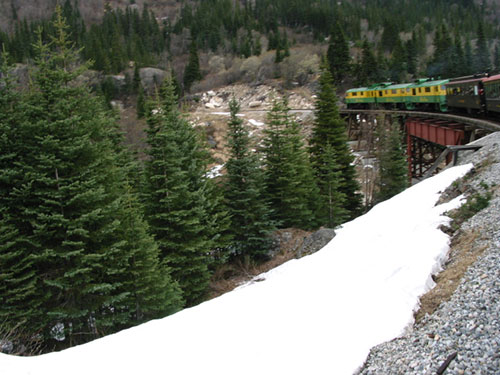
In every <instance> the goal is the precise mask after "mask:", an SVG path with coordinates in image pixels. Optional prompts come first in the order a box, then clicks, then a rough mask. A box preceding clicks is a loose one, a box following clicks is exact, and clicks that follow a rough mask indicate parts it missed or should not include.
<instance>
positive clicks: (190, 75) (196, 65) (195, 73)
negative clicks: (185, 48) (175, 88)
mask: <svg viewBox="0 0 500 375" xmlns="http://www.w3.org/2000/svg"><path fill="white" fill-rule="evenodd" d="M201 78H202V75H201V70H200V61H199V58H198V47H197V46H196V40H192V41H191V46H190V47H189V60H188V63H187V65H186V69H185V70H184V90H185V91H187V92H189V90H190V89H191V86H192V84H193V83H194V82H196V81H199V80H200V79H201Z"/></svg>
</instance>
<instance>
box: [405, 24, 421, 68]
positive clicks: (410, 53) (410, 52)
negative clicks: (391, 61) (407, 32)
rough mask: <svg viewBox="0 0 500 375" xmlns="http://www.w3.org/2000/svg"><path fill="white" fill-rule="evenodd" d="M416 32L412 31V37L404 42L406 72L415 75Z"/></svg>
mask: <svg viewBox="0 0 500 375" xmlns="http://www.w3.org/2000/svg"><path fill="white" fill-rule="evenodd" d="M416 38H417V37H416V33H415V31H413V33H412V37H411V39H410V40H408V42H407V43H406V66H407V68H408V73H409V74H411V75H413V76H415V75H416V74H417V69H418V47H417V40H416Z"/></svg>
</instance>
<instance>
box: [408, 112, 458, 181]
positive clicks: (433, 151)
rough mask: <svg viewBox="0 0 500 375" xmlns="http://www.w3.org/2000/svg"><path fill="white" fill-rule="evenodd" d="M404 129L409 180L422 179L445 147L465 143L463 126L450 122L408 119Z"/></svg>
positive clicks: (416, 118)
mask: <svg viewBox="0 0 500 375" xmlns="http://www.w3.org/2000/svg"><path fill="white" fill-rule="evenodd" d="M405 127H406V137H407V138H406V142H407V154H408V168H409V175H410V179H413V178H422V177H424V175H425V174H426V172H427V171H428V170H429V169H430V168H431V167H432V166H433V164H434V163H435V161H436V160H437V159H438V157H439V155H440V154H441V153H442V151H443V149H444V148H445V147H446V146H456V145H463V144H464V143H465V141H466V139H465V127H464V125H463V124H459V123H456V122H452V121H446V120H437V119H425V118H418V117H409V118H408V119H407V120H406V122H405ZM448 159H450V158H448ZM450 160H451V159H450ZM450 160H447V162H449V161H450Z"/></svg>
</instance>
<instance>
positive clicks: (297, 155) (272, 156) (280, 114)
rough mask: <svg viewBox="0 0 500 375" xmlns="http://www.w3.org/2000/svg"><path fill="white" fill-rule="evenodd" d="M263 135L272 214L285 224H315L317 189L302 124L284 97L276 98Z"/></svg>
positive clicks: (310, 226)
mask: <svg viewBox="0 0 500 375" xmlns="http://www.w3.org/2000/svg"><path fill="white" fill-rule="evenodd" d="M264 135H265V137H264V140H263V149H262V151H263V154H264V170H265V183H266V196H267V198H268V201H269V203H270V207H271V209H272V216H271V217H272V218H273V219H274V220H275V221H276V222H277V223H279V225H280V226H281V227H284V228H289V227H295V228H303V229H311V228H314V227H315V225H316V222H315V213H316V208H317V205H318V199H319V196H318V190H317V187H316V185H315V180H314V175H313V171H312V168H311V165H310V163H309V158H308V155H307V152H306V149H305V146H304V141H303V139H302V136H301V134H300V127H299V125H298V123H297V122H296V121H294V120H293V119H292V118H291V117H290V114H289V108H288V104H287V102H286V100H285V99H283V100H282V101H278V100H276V99H275V100H273V106H272V108H271V110H270V111H269V112H268V115H267V128H266V130H265V131H264Z"/></svg>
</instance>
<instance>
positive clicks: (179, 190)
mask: <svg viewBox="0 0 500 375" xmlns="http://www.w3.org/2000/svg"><path fill="white" fill-rule="evenodd" d="M161 91H162V98H161V99H160V98H157V100H156V102H155V103H153V104H154V106H155V108H153V110H152V111H151V110H150V111H148V113H147V114H146V119H147V123H148V130H147V134H148V136H147V142H148V144H149V146H150V149H149V150H148V154H149V160H148V161H147V162H146V166H145V187H144V192H143V200H144V204H145V206H146V214H147V219H148V221H149V224H150V227H151V230H152V232H153V234H154V235H155V239H156V241H157V243H158V245H159V248H160V252H161V255H162V258H163V260H164V262H165V263H166V264H167V265H169V266H170V267H171V268H172V276H173V278H174V279H175V280H177V281H178V282H179V285H180V287H181V289H182V292H183V296H184V298H185V300H186V304H187V305H188V306H192V305H194V304H196V303H198V302H201V301H202V299H203V297H204V295H205V292H206V289H207V286H208V282H209V278H210V273H209V270H208V265H209V262H210V259H209V253H210V251H211V250H212V249H213V248H214V247H216V244H215V243H214V240H213V239H214V237H215V233H214V230H215V229H217V230H219V228H214V227H216V226H217V225H212V226H208V225H207V223H208V222H209V221H210V220H212V219H213V218H212V217H210V215H211V209H212V208H213V207H212V206H211V202H209V201H208V200H209V197H210V196H211V194H212V191H211V190H210V189H211V187H210V185H209V184H210V182H209V181H208V180H207V177H206V172H207V161H208V156H209V154H208V151H207V150H206V148H205V147H204V145H203V144H202V143H201V141H200V139H199V135H198V133H197V132H196V130H195V129H193V128H192V126H191V125H190V124H189V122H188V121H187V120H186V119H184V118H183V117H182V116H181V114H180V113H179V111H178V109H177V98H176V96H175V94H174V87H173V85H172V81H171V79H170V78H167V79H166V80H165V82H164V83H163V87H162V89H161ZM157 96H158V97H159V95H157ZM150 107H151V106H150Z"/></svg>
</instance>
